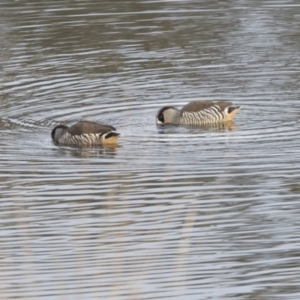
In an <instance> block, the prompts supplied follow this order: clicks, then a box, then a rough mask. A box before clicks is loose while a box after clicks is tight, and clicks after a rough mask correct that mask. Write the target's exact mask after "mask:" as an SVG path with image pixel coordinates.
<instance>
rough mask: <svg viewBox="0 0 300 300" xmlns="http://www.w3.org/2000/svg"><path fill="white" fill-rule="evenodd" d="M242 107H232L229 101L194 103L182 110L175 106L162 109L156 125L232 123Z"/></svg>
mask: <svg viewBox="0 0 300 300" xmlns="http://www.w3.org/2000/svg"><path fill="white" fill-rule="evenodd" d="M240 108H241V106H232V103H231V102H228V101H209V100H207V101H192V102H190V103H188V104H186V105H185V106H183V107H182V108H181V109H180V110H179V109H178V108H176V107H173V106H165V107H163V108H161V109H160V110H159V111H158V113H157V115H156V124H157V125H165V124H174V125H179V124H180V125H206V124H213V123H219V122H227V121H231V120H232V119H233V117H234V116H235V114H236V113H237V112H238V111H239V109H240Z"/></svg>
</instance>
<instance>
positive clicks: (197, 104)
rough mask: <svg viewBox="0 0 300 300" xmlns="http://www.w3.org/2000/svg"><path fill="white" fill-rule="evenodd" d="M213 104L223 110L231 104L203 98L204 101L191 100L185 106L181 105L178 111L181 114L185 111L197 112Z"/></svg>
mask: <svg viewBox="0 0 300 300" xmlns="http://www.w3.org/2000/svg"><path fill="white" fill-rule="evenodd" d="M213 105H218V106H220V108H221V110H224V109H225V108H226V107H228V106H230V105H232V103H231V102H229V101H212V100H205V101H192V102H190V103H188V104H186V105H185V106H183V107H182V109H181V110H180V113H181V115H182V113H183V112H185V111H191V112H197V111H200V110H203V109H207V108H209V107H212V106H213Z"/></svg>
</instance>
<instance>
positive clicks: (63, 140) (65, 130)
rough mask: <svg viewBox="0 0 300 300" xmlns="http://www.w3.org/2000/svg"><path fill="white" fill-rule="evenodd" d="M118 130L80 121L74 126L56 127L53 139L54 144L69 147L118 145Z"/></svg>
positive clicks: (52, 135) (52, 134) (53, 131)
mask: <svg viewBox="0 0 300 300" xmlns="http://www.w3.org/2000/svg"><path fill="white" fill-rule="evenodd" d="M115 131H116V128H115V127H113V126H111V125H107V124H99V123H96V122H91V121H79V122H77V123H75V124H73V125H72V126H70V127H68V126H66V125H58V126H56V127H55V128H54V129H53V130H52V132H51V137H52V140H53V142H54V143H57V144H61V145H69V146H80V147H83V146H101V145H104V146H105V145H114V144H116V143H117V140H118V138H119V135H120V134H119V133H117V132H115Z"/></svg>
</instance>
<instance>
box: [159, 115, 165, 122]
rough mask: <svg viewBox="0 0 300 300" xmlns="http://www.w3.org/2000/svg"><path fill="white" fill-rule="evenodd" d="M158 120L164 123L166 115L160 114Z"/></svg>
mask: <svg viewBox="0 0 300 300" xmlns="http://www.w3.org/2000/svg"><path fill="white" fill-rule="evenodd" d="M158 120H159V121H161V122H164V115H163V114H159V115H158Z"/></svg>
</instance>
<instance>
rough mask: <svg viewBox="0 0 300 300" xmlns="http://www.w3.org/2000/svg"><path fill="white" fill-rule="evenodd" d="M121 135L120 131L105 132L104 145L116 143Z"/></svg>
mask: <svg viewBox="0 0 300 300" xmlns="http://www.w3.org/2000/svg"><path fill="white" fill-rule="evenodd" d="M119 136H120V133H117V132H113V131H111V132H108V133H105V134H104V135H103V139H102V144H103V145H111V144H116V143H117V141H118V138H119Z"/></svg>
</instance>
